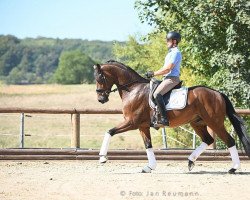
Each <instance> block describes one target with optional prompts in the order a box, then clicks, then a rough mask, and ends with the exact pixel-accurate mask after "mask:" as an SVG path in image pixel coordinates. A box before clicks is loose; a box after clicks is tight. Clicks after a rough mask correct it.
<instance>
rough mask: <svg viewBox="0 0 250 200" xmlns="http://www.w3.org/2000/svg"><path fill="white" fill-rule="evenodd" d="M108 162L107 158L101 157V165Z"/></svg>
mask: <svg viewBox="0 0 250 200" xmlns="http://www.w3.org/2000/svg"><path fill="white" fill-rule="evenodd" d="M107 160H108V158H107V156H101V157H100V158H99V163H101V164H104V163H106V162H107Z"/></svg>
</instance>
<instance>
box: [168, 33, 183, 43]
mask: <svg viewBox="0 0 250 200" xmlns="http://www.w3.org/2000/svg"><path fill="white" fill-rule="evenodd" d="M166 39H168V40H169V39H172V40H176V41H177V42H178V43H179V42H180V41H181V35H180V33H178V32H175V31H171V32H169V33H168V34H167V36H166Z"/></svg>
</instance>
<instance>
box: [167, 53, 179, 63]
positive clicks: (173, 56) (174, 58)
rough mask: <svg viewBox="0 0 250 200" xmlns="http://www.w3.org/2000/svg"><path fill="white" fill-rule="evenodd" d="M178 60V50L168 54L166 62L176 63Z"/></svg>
mask: <svg viewBox="0 0 250 200" xmlns="http://www.w3.org/2000/svg"><path fill="white" fill-rule="evenodd" d="M180 60H181V54H180V53H179V52H174V53H172V54H171V55H170V57H169V60H168V61H167V63H171V64H174V65H176V63H177V62H179V61H180Z"/></svg>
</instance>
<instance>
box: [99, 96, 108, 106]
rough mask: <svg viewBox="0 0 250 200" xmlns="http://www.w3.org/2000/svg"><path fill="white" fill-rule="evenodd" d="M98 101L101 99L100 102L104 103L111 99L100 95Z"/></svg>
mask: <svg viewBox="0 0 250 200" xmlns="http://www.w3.org/2000/svg"><path fill="white" fill-rule="evenodd" d="M98 101H99V102H100V103H102V104H104V103H106V102H108V101H109V99H108V98H107V97H100V98H98Z"/></svg>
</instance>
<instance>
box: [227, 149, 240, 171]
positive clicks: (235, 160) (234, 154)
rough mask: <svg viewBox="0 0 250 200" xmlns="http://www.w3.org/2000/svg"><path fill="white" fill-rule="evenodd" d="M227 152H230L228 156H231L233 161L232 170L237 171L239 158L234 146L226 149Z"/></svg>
mask: <svg viewBox="0 0 250 200" xmlns="http://www.w3.org/2000/svg"><path fill="white" fill-rule="evenodd" d="M228 150H229V152H230V155H231V158H232V161H233V166H232V168H234V169H238V168H239V167H240V158H239V154H238V151H237V149H236V146H235V145H234V146H232V147H230V148H228Z"/></svg>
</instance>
